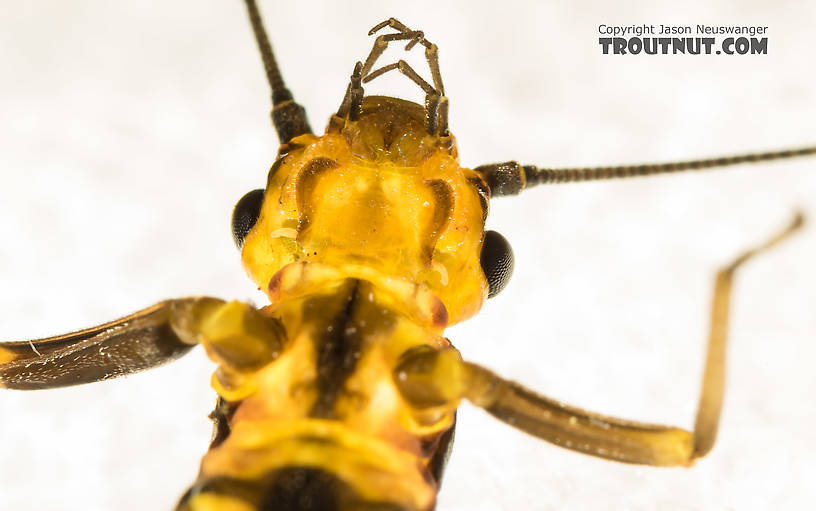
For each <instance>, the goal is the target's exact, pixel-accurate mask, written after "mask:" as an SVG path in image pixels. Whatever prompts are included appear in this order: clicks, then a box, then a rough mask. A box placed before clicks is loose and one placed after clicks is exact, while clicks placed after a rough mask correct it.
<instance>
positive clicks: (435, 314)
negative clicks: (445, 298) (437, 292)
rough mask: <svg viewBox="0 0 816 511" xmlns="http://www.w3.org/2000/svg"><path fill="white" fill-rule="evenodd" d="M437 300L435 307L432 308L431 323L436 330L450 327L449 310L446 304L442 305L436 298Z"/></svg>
mask: <svg viewBox="0 0 816 511" xmlns="http://www.w3.org/2000/svg"><path fill="white" fill-rule="evenodd" d="M434 298H435V300H434V302H433V305H432V306H431V322H432V325H433V326H434V327H436V328H445V327H447V326H448V321H449V318H448V309H446V308H445V304H444V303H442V300H440V299H438V298H436V297H434Z"/></svg>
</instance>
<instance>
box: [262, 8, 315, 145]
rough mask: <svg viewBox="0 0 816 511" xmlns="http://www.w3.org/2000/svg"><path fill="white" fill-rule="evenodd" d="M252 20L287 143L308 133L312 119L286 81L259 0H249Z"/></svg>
mask: <svg viewBox="0 0 816 511" xmlns="http://www.w3.org/2000/svg"><path fill="white" fill-rule="evenodd" d="M246 6H247V11H248V13H249V21H250V23H251V24H252V32H253V33H254V34H255V41H256V42H257V43H258V49H259V50H260V52H261V58H262V59H263V63H264V69H265V70H266V79H267V81H268V82H269V86H270V87H271V88H272V124H273V125H274V126H275V131H276V132H277V133H278V138H279V139H280V142H281V144H286V143H288V142H289V141H290V140H292V139H293V138H294V137H296V136H298V135H303V134H305V133H312V128H311V127H310V126H309V121H308V120H307V119H306V110H305V109H304V108H303V107H302V106H301V105H300V104H299V103H297V102H295V100H294V97H293V96H292V93H291V92H290V91H289V89H288V88H287V87H286V84H285V83H284V82H283V76H281V72H280V69H279V68H278V62H277V61H276V60H275V54H274V52H273V51H272V45H271V44H270V43H269V37H267V35H266V30H265V29H264V26H263V21H262V20H261V14H260V12H258V6H257V5H256V4H255V0H246Z"/></svg>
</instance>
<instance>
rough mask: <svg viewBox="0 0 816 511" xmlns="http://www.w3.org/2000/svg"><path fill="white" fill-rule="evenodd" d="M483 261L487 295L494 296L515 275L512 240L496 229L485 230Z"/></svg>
mask: <svg viewBox="0 0 816 511" xmlns="http://www.w3.org/2000/svg"><path fill="white" fill-rule="evenodd" d="M481 263H482V271H483V272H484V274H485V277H486V278H487V285H488V292H487V297H488V298H493V297H494V296H496V295H497V294H499V293H500V292H501V290H502V289H504V287H505V286H506V285H507V283H508V282H510V277H512V276H513V249H512V248H510V242H509V241H507V240H506V239H505V238H504V236H502V235H501V234H499V233H497V232H496V231H487V232H485V237H484V243H483V244H482V254H481Z"/></svg>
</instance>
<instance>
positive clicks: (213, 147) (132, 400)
mask: <svg viewBox="0 0 816 511" xmlns="http://www.w3.org/2000/svg"><path fill="white" fill-rule="evenodd" d="M657 3H660V2H654V1H649V2H628V3H626V5H625V6H624V5H623V4H620V3H618V2H562V3H561V2H532V1H531V2H512V1H501V2H467V3H465V2H461V3H455V4H445V5H437V2H431V1H411V2H406V1H400V2H381V1H380V2H355V3H354V4H353V6H352V4H350V3H349V4H347V5H340V3H338V2H325V3H322V4H320V5H319V6H316V4H315V3H313V2H300V3H294V2H291V3H285V4H284V3H281V4H280V5H277V6H273V2H263V10H264V12H265V14H266V23H267V27H268V29H269V30H270V33H271V37H272V39H273V44H274V46H275V49H276V50H277V53H278V59H279V61H280V64H281V66H282V68H283V70H284V73H285V77H286V79H287V81H288V82H289V85H290V86H291V88H292V89H293V90H294V91H295V94H296V96H297V98H298V99H299V101H300V102H301V103H303V104H304V105H306V106H307V108H308V110H309V113H310V116H311V121H312V125H313V127H314V128H315V129H316V130H321V129H322V127H323V126H324V123H325V119H327V117H328V115H329V113H330V112H331V111H332V110H334V109H336V107H337V106H338V105H339V102H340V99H341V97H342V94H343V92H344V90H345V87H346V81H347V79H348V75H349V74H350V72H351V70H352V67H353V65H354V62H355V61H356V60H358V59H362V58H363V57H364V56H365V55H366V54H367V52H368V49H369V46H370V44H371V42H372V39H371V38H367V37H366V35H365V34H366V32H367V30H368V29H369V28H370V26H373V25H374V24H375V23H377V22H379V21H381V20H383V19H386V18H388V17H389V16H396V17H398V18H399V19H401V20H402V21H403V22H405V23H406V24H408V25H409V26H411V27H417V28H421V29H423V30H424V31H425V33H426V34H427V37H428V38H429V39H430V40H431V41H433V42H435V43H437V44H438V45H439V47H440V52H441V53H440V55H441V57H440V58H441V65H442V73H443V77H444V79H445V85H446V92H447V94H448V96H449V97H450V101H451V128H452V130H453V132H454V133H455V135H456V136H457V137H458V140H459V148H460V154H461V156H462V163H463V164H464V165H466V166H475V165H478V164H482V163H489V162H494V161H504V160H507V159H518V160H519V161H522V162H525V163H535V164H539V165H545V166H565V165H569V166H572V165H595V164H617V163H630V162H649V161H668V160H674V159H685V158H696V157H707V156H715V155H720V154H730V153H739V152H743V151H757V150H766V149H775V148H784V147H791V146H793V147H795V146H800V145H807V144H813V143H816V130H814V122H816V121H814V117H816V90H815V89H816V85H814V84H816V72H815V71H814V66H812V62H813V53H814V43H813V35H812V34H813V26H812V23H813V20H814V19H816V8H814V4H813V3H812V2H806V1H802V2H776V3H775V4H774V6H773V7H770V6H768V2H765V1H750V2H748V1H739V2H738V1H733V2H732V1H720V2H684V3H683V4H682V6H680V5H679V4H678V3H677V2H662V3H663V4H664V5H663V6H660V5H655V4H657ZM709 4H715V5H709ZM158 5H159V4H155V3H145V2H104V1H74V2H60V1H50V2H46V1H41V2H3V4H2V7H0V112H2V122H0V239H2V245H0V246H1V247H2V249H0V311H2V312H1V313H0V318H1V320H0V338H2V339H3V340H21V339H26V338H36V337H44V336H48V335H55V334H59V333H63V332H66V331H70V330H75V329H79V328H82V327H86V326H90V325H93V324H98V323H101V322H104V321H106V320H109V319H112V318H114V317H119V316H121V315H124V314H126V313H129V312H132V311H134V310H137V309H139V308H142V307H144V306H147V305H149V304H152V303H155V302H156V301H159V300H160V299H163V298H166V297H177V296H185V295H191V294H212V295H216V296H221V297H224V298H240V299H255V300H258V299H259V298H258V295H257V294H256V293H255V291H254V289H253V286H252V284H251V283H250V282H249V281H248V279H246V277H245V276H244V274H243V271H242V269H241V267H240V264H239V260H238V255H237V253H236V251H235V249H234V247H233V246H232V240H231V238H230V235H229V216H230V211H231V208H232V206H233V204H234V203H235V201H236V200H237V199H238V198H239V197H240V196H241V195H242V194H243V193H245V192H246V191H248V190H250V189H253V188H258V187H262V186H263V184H264V182H265V178H266V171H267V168H268V167H269V165H270V164H271V163H272V161H273V158H274V155H275V152H276V149H277V139H276V137H275V135H274V134H273V132H272V130H271V129H270V127H269V126H268V120H267V119H268V118H267V112H268V108H269V104H268V92H267V89H266V84H265V80H264V78H263V75H262V72H261V65H260V59H259V57H258V55H257V52H256V49H255V43H254V41H253V40H252V38H251V32H250V29H249V26H248V24H247V22H246V19H245V18H246V16H245V14H244V11H243V6H242V5H241V2H238V1H233V2H223V1H212V0H211V1H198V2H193V1H180V0H178V1H174V2H164V3H162V4H161V7H160V8H159V7H157V6H158ZM601 23H606V24H621V25H625V24H637V23H649V24H659V23H669V24H691V25H694V24H696V23H708V24H754V25H763V26H768V27H769V33H768V39H769V43H768V49H769V54H768V55H765V56H754V57H751V56H743V57H740V56H708V57H705V56H677V57H672V56H641V57H630V56H626V57H620V56H611V55H606V56H604V55H601V51H600V47H599V46H598V42H597V38H598V33H597V27H598V25H599V24H601ZM417 53H419V52H417ZM388 55H390V56H391V58H398V57H397V56H398V55H400V53H399V52H398V51H395V52H393V53H389V54H388ZM413 62H415V63H416V65H417V66H418V68H419V66H421V58H420V59H415V60H414V61H413ZM423 69H424V68H423ZM378 82H379V83H377V84H375V86H373V87H371V88H370V91H371V92H375V93H389V94H401V95H404V94H405V93H406V92H407V94H408V95H409V98H413V99H420V95H419V94H418V93H417V91H416V89H415V88H413V87H411V86H408V85H405V84H404V83H403V82H404V80H403V79H400V78H399V77H394V78H393V79H392V80H387V79H385V78H384V79H383V80H382V81H379V80H378ZM814 166H816V158H812V159H809V160H801V161H796V162H788V163H779V164H772V165H758V166H754V167H741V168H739V169H734V170H724V171H718V172H710V173H705V174H695V173H689V174H684V175H677V176H668V177H658V178H651V179H642V180H632V181H626V182H608V183H593V184H583V185H567V186H553V187H551V188H543V189H536V190H532V191H529V192H527V193H525V194H524V195H523V196H520V197H516V198H509V199H497V200H495V201H494V202H493V204H492V212H491V215H492V216H491V218H490V220H489V227H490V228H494V229H497V230H500V231H501V232H502V233H503V234H504V235H505V236H506V237H507V238H508V239H509V240H510V241H511V242H512V244H513V246H514V249H515V253H516V273H515V277H514V280H513V281H512V282H511V284H510V285H509V287H508V288H507V289H506V290H505V291H504V292H503V293H502V295H501V296H499V297H498V298H496V299H494V300H491V301H490V302H489V303H487V304H486V306H485V308H484V310H483V312H482V314H480V315H479V316H477V317H476V318H474V319H472V320H471V321H469V322H467V323H466V324H464V325H462V326H461V327H456V328H454V329H451V330H450V331H449V336H450V337H451V339H452V340H453V341H454V343H455V344H456V345H457V346H458V347H459V348H460V350H461V351H462V353H463V355H464V356H465V358H467V359H469V360H472V361H477V362H480V363H483V364H484V365H486V366H489V367H491V368H492V369H494V370H496V371H497V372H498V373H500V374H502V375H504V376H507V377H512V378H515V379H517V380H519V381H521V382H524V383H525V384H527V385H529V386H530V387H532V388H534V389H537V390H539V391H541V392H544V393H546V394H548V395H551V396H553V397H556V398H559V399H563V400H565V401H568V402H570V403H573V404H576V405H579V406H582V407H585V408H589V409H593V410H596V411H599V412H603V413H607V414H613V415H617V416H622V417H626V418H632V419H639V420H645V421H652V422H660V423H670V424H676V425H681V426H685V427H689V426H691V423H692V420H693V416H694V407H695V404H696V403H695V400H696V395H697V392H698V386H699V374H700V370H701V367H702V353H703V340H704V334H705V331H706V326H707V310H708V299H709V295H710V290H711V286H712V278H713V274H714V271H715V269H716V267H717V265H719V264H722V263H724V262H726V261H728V260H729V259H730V257H732V256H733V255H735V254H736V253H737V252H738V251H739V250H740V249H742V248H745V247H747V246H749V245H750V244H751V243H753V242H754V241H757V240H761V239H763V237H765V236H766V235H768V234H769V233H771V232H772V231H774V230H775V229H777V228H778V227H780V226H781V225H783V224H784V223H785V222H787V221H788V220H789V218H790V217H791V214H792V210H793V209H794V208H795V207H797V206H798V207H801V208H804V210H805V211H806V212H808V213H809V215H810V217H811V219H812V220H814V221H816V172H814ZM813 225H814V224H813V223H812V224H811V225H810V226H808V227H807V229H806V230H804V231H803V232H802V233H801V234H800V235H799V236H798V237H797V238H796V239H793V240H791V241H790V242H789V243H787V244H785V245H784V246H783V247H780V248H779V249H777V250H774V251H773V253H769V254H766V255H764V256H762V258H761V259H758V260H756V261H754V262H752V263H751V264H750V266H748V267H746V268H745V271H744V272H742V273H741V274H740V276H739V279H738V282H737V288H736V290H735V303H734V315H733V329H732V332H733V335H732V341H733V343H732V345H731V349H730V367H729V369H730V370H729V374H728V393H727V397H726V405H725V410H724V415H723V423H722V428H721V431H720V433H721V434H720V441H719V442H718V444H717V446H716V447H715V449H714V451H713V452H712V454H711V455H710V456H709V457H708V458H706V459H703V460H701V461H700V462H698V464H697V466H696V467H694V468H692V469H655V468H648V467H646V468H641V467H634V466H627V465H622V464H616V463H612V462H607V461H603V460H598V459H594V458H591V457H588V456H583V455H580V454H576V453H572V452H569V451H566V450H563V449H560V448H557V447H553V446H551V445H548V444H545V443H543V442H540V441H538V440H535V439H533V438H530V437H528V436H526V435H524V434H522V433H519V432H517V431H514V430H513V429H511V428H510V427H508V426H505V425H503V424H501V423H499V422H497V421H495V420H493V419H492V418H490V417H488V416H487V415H486V414H484V413H482V412H481V411H479V410H477V409H474V408H473V407H471V406H470V405H468V404H465V405H463V407H462V409H461V413H460V420H459V428H458V431H457V439H456V448H455V450H454V455H453V458H452V460H451V463H450V465H449V469H448V472H447V475H446V479H445V482H444V483H445V484H444V487H443V490H442V492H441V494H440V504H439V509H440V510H441V511H454V510H462V511H464V510H481V509H485V510H504V509H506V510H515V509H534V510H544V509H615V510H618V509H643V510H650V509H706V510H711V509H767V508H769V507H771V506H774V507H777V508H779V509H801V508H804V507H809V506H812V504H813V502H814V498H816V490H815V489H814V486H813V485H812V481H813V478H814V475H816V468H814V463H813V458H814V455H815V454H816V435H814V434H813V429H814V426H816V405H814V389H815V388H816V376H814V371H813V366H814V360H816V343H814V341H816V338H814V337H815V334H816V314H814V308H816V307H815V306H816V276H815V274H814V270H813V262H814V261H816V228H814V227H813ZM211 371H212V367H211V366H210V365H209V363H208V362H207V360H206V358H205V357H204V356H203V354H202V353H201V352H199V351H196V352H195V353H194V354H192V355H189V356H188V357H186V358H185V359H183V360H181V361H179V362H177V363H174V364H172V365H169V366H166V367H164V368H160V369H157V370H154V371H150V372H147V373H143V374H140V375H136V376H132V377H129V378H126V379H124V380H121V381H115V382H108V383H100V384H96V385H90V386H86V387H80V388H74V389H64V390H55V391H50V392H41V393H40V392H28V393H22V392H12V391H2V392H0V506H1V507H2V508H4V509H14V510H17V511H24V510H43V509H48V510H55V511H59V510H72V509H83V510H104V511H107V510H114V509H115V510H130V509H134V510H135V509H139V510H164V509H171V508H172V506H173V505H174V504H175V502H176V499H177V498H178V496H179V495H180V494H181V493H182V492H183V491H184V490H185V488H186V487H187V485H188V484H189V483H190V482H192V481H193V480H194V478H195V475H196V471H197V465H198V460H199V458H200V456H201V455H202V454H203V453H204V451H205V449H206V445H207V441H208V438H209V431H210V425H209V422H208V420H207V419H206V414H207V413H208V412H209V410H210V408H211V406H212V404H213V403H214V395H213V393H212V392H211V391H210V390H209V387H208V382H209V374H210V372H211Z"/></svg>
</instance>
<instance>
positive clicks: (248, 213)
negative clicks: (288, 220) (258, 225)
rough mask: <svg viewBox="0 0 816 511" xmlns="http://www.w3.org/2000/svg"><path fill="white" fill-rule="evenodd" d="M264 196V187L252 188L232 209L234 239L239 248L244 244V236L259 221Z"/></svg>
mask: <svg viewBox="0 0 816 511" xmlns="http://www.w3.org/2000/svg"><path fill="white" fill-rule="evenodd" d="M263 198H264V190H263V189H258V190H252V191H251V192H248V193H247V194H246V195H244V196H243V197H241V200H239V201H238V203H237V204H235V209H233V210H232V239H233V241H235V246H236V247H238V249H239V250H240V249H241V248H242V247H243V246H244V238H246V236H247V234H249V231H251V230H252V227H253V226H254V225H255V222H257V221H258V216H260V214H261V204H263Z"/></svg>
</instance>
